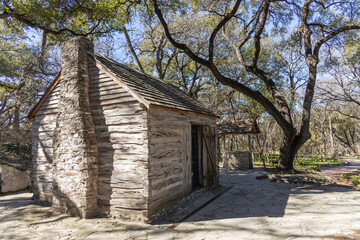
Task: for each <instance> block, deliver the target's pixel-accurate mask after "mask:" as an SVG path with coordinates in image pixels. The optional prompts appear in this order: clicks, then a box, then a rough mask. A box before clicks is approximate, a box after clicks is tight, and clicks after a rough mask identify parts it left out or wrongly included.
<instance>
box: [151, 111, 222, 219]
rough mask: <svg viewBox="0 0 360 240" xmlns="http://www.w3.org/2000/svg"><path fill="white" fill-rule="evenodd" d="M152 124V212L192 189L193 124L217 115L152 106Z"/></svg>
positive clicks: (209, 121)
mask: <svg viewBox="0 0 360 240" xmlns="http://www.w3.org/2000/svg"><path fill="white" fill-rule="evenodd" d="M148 118H149V120H148V124H149V215H152V214H155V213H156V212H157V211H158V210H160V209H161V208H162V207H164V206H166V205H167V204H170V202H171V201H172V200H174V199H177V198H180V197H181V196H184V195H186V194H188V193H189V192H190V191H191V124H196V125H209V126H214V127H215V125H216V118H215V117H211V116H207V115H202V114H196V113H192V112H187V111H180V110H170V109H168V108H162V107H156V106H152V107H150V109H149V113H148Z"/></svg>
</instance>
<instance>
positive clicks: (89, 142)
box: [53, 37, 98, 218]
mask: <svg viewBox="0 0 360 240" xmlns="http://www.w3.org/2000/svg"><path fill="white" fill-rule="evenodd" d="M93 48H94V46H93V44H92V43H91V42H90V40H88V39H86V38H83V37H78V38H74V39H72V40H69V41H67V42H65V43H64V44H63V45H62V64H61V68H62V70H61V80H60V82H59V84H60V91H61V94H60V99H59V103H58V114H57V122H56V132H55V139H54V146H53V147H54V161H53V208H54V209H55V210H58V211H59V212H69V213H71V214H73V215H77V216H80V217H83V218H87V217H90V216H92V215H94V214H95V212H96V207H97V176H98V152H97V142H96V135H95V125H94V122H93V119H92V116H91V110H90V104H89V96H88V93H89V72H88V61H87V57H88V53H87V52H88V51H90V52H93Z"/></svg>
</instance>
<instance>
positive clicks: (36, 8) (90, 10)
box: [0, 0, 138, 39]
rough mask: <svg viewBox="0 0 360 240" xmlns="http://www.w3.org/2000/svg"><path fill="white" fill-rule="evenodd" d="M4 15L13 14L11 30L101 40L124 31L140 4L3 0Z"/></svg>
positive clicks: (111, 0)
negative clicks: (122, 28)
mask: <svg viewBox="0 0 360 240" xmlns="http://www.w3.org/2000/svg"><path fill="white" fill-rule="evenodd" d="M0 2H1V5H0V13H4V14H5V13H12V14H14V15H15V16H14V17H10V16H9V17H8V18H6V19H5V23H6V24H7V25H8V26H11V27H12V28H16V29H22V28H23V27H33V28H36V29H41V30H45V31H47V32H49V33H52V34H53V35H52V36H53V37H54V36H56V37H57V38H58V39H59V37H60V38H61V37H65V38H67V37H68V36H69V35H70V34H72V35H74V34H76V35H93V36H100V35H101V34H104V33H110V32H113V31H117V30H119V29H121V27H122V26H123V24H124V22H126V21H128V19H129V16H130V14H131V12H132V11H133V10H135V8H132V6H135V5H137V4H138V1H136V0H133V1H132V0H127V1H121V0H103V1H87V0H78V1H65V0H46V1H12V0H1V1H0Z"/></svg>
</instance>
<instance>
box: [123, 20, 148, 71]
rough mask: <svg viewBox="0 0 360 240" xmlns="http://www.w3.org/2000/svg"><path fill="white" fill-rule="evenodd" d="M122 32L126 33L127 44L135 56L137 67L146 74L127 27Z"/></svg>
mask: <svg viewBox="0 0 360 240" xmlns="http://www.w3.org/2000/svg"><path fill="white" fill-rule="evenodd" d="M122 30H123V32H124V35H125V39H126V43H127V45H128V48H129V51H130V53H131V55H132V56H133V58H134V61H135V63H136V65H137V66H138V67H139V69H140V71H142V72H145V71H144V69H143V67H142V65H141V63H140V60H139V58H138V56H137V54H136V52H135V49H134V47H133V45H132V42H131V39H130V36H129V33H128V31H127V29H126V27H125V26H124V27H123V28H122Z"/></svg>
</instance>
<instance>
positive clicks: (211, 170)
mask: <svg viewBox="0 0 360 240" xmlns="http://www.w3.org/2000/svg"><path fill="white" fill-rule="evenodd" d="M202 142H203V168H204V172H203V173H204V185H205V186H209V185H213V184H218V183H219V177H218V163H217V158H216V151H217V146H216V129H215V127H211V126H202Z"/></svg>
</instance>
